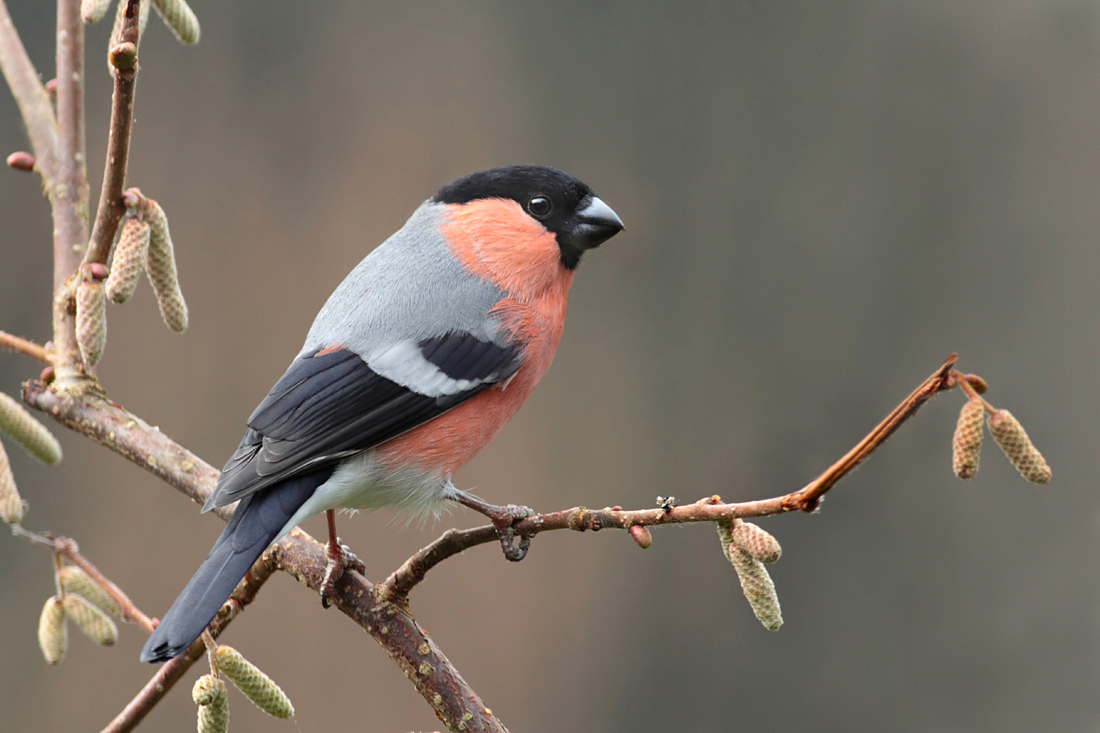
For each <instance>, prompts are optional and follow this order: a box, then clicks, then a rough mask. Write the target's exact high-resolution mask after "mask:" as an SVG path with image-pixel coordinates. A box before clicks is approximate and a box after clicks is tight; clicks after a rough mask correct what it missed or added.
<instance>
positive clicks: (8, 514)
mask: <svg viewBox="0 0 1100 733" xmlns="http://www.w3.org/2000/svg"><path fill="white" fill-rule="evenodd" d="M25 510H26V505H25V504H24V503H23V498H22V497H21V496H19V491H18V489H16V488H15V476H14V475H13V474H12V472H11V463H10V462H9V461H8V454H7V451H5V450H4V444H3V443H0V519H3V520H4V521H5V522H7V523H8V524H19V523H20V522H22V521H23V512H24V511H25Z"/></svg>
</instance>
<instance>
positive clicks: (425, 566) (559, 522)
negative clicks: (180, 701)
mask: <svg viewBox="0 0 1100 733" xmlns="http://www.w3.org/2000/svg"><path fill="white" fill-rule="evenodd" d="M957 358H958V357H957V356H956V355H954V354H952V355H951V356H950V357H948V359H947V360H946V361H945V362H944V364H943V365H942V366H940V367H939V368H938V369H937V370H936V371H935V372H934V373H933V374H932V376H930V377H929V378H928V379H926V380H925V381H924V382H923V383H922V384H921V385H920V386H919V387H917V389H916V390H914V391H913V393H911V394H910V395H909V396H908V397H907V398H906V399H905V400H903V401H902V403H901V404H900V405H898V407H897V408H895V409H894V410H893V411H892V412H891V413H890V414H889V415H888V416H887V417H886V419H885V420H883V421H882V422H881V423H880V424H879V425H878V426H877V427H876V428H875V429H874V430H872V431H871V433H869V434H868V436H867V437H866V438H864V439H863V440H862V441H860V443H858V444H857V445H856V447H855V448H853V449H852V450H851V451H849V452H848V453H847V454H846V455H845V456H844V457H843V458H841V459H840V460H839V461H837V462H836V463H835V464H833V465H832V466H831V467H830V468H829V469H827V470H826V471H825V472H824V473H822V474H821V476H819V477H818V478H817V479H815V480H814V481H812V482H810V483H809V484H807V485H806V486H805V487H803V488H802V489H800V490H799V491H795V492H792V493H790V494H786V495H784V496H778V497H773V498H770V499H761V500H758V501H750V502H741V503H735V504H725V503H723V502H722V501H721V499H720V498H719V497H718V496H712V497H709V498H706V499H702V500H700V501H698V502H695V503H694V504H689V505H685V506H675V505H674V504H672V503H665V504H663V505H662V506H660V507H657V508H654V509H641V510H634V511H624V510H623V509H622V508H620V507H612V508H607V509H602V510H591V509H586V508H584V507H576V508H573V509H567V510H564V511H559V512H552V513H549V514H541V515H538V516H535V517H529V518H527V519H524V520H522V521H521V522H518V523H517V524H516V525H515V530H516V532H518V533H521V534H528V535H534V534H537V533H538V532H546V531H550V530H555V529H572V530H575V531H585V530H588V529H591V530H599V529H603V528H619V529H629V528H630V527H633V526H635V525H641V526H647V525H661V524H676V523H685V522H714V521H728V520H731V519H734V518H739V517H753V516H767V515H773V514H782V513H786V512H790V511H795V510H801V511H813V510H814V509H815V508H816V507H817V506H818V505H819V504H820V501H821V497H822V496H823V495H824V494H825V493H826V492H827V491H828V490H829V489H830V488H831V487H832V486H834V485H836V483H837V482H838V481H839V480H840V479H841V478H843V477H844V476H845V475H847V474H848V473H849V472H851V470H852V469H853V468H855V467H856V466H857V465H858V464H859V463H860V462H861V461H863V460H864V459H865V458H866V457H867V456H868V455H870V454H871V453H872V452H873V451H874V450H875V449H877V448H878V447H879V446H881V445H882V444H883V443H884V442H885V440H886V439H887V438H888V437H889V436H890V435H891V434H892V433H893V432H894V431H895V430H896V429H897V428H898V427H899V426H900V425H901V424H902V423H903V422H905V420H907V419H909V418H910V417H912V416H913V415H914V414H915V413H916V412H917V410H919V409H920V407H921V406H922V405H923V404H924V403H925V402H927V401H928V400H929V399H931V398H932V397H933V396H935V395H936V394H938V393H939V392H941V391H944V390H947V389H951V388H953V387H955V386H957V385H958V382H959V375H958V374H957V373H956V372H953V371H952V367H953V366H954V364H955V362H956V361H957ZM23 399H24V401H25V402H27V403H28V404H30V405H32V406H34V407H37V408H38V409H40V410H43V411H45V412H48V413H49V414H50V415H52V416H53V417H54V418H55V419H56V420H58V421H59V422H61V423H62V424H64V425H66V426H68V427H70V428H72V429H74V430H76V431H78V432H80V433H82V434H84V435H86V436H88V437H90V438H92V439H93V440H95V441H96V442H98V443H100V444H101V445H104V446H106V447H108V448H110V449H111V450H113V451H115V452H116V453H119V454H120V455H122V456H124V457H126V458H128V459H129V460H131V461H133V462H134V463H136V464H138V465H140V466H143V467H144V468H146V469H147V470H149V471H151V472H153V473H154V474H156V475H157V476H159V477H160V478H162V479H164V480H165V481H166V482H167V483H169V484H170V485H172V486H174V487H175V488H177V489H179V490H180V491H181V492H183V493H184V494H186V495H187V496H188V497H190V498H191V499H192V500H193V501H195V502H197V503H200V504H201V503H202V502H204V501H205V500H206V497H207V496H208V495H209V493H210V491H211V490H212V489H213V486H214V484H215V482H216V480H217V475H218V474H217V471H215V470H214V468H213V467H211V466H210V465H209V464H207V463H205V462H204V461H202V460H201V459H200V458H198V457H197V456H195V455H194V454H193V453H191V452H190V451H188V450H186V449H185V448H183V447H181V446H179V445H178V444H176V443H174V442H173V441H172V440H170V439H169V438H168V437H166V436H165V435H163V434H162V433H161V432H160V431H159V430H157V429H156V428H153V427H150V426H149V425H148V424H146V423H145V422H144V421H142V420H141V419H140V418H137V417H136V416H134V415H131V414H130V413H129V412H127V411H126V410H124V409H123V408H122V407H121V406H119V405H116V404H114V403H112V402H109V401H107V400H106V399H104V398H102V397H100V396H98V395H95V394H83V395H72V394H58V393H55V392H53V391H51V390H50V389H49V388H48V387H47V385H45V384H43V383H41V382H28V383H26V384H24V386H23ZM226 509H228V507H227V508H226ZM219 516H221V517H222V518H223V519H225V518H226V517H227V516H228V513H227V512H226V511H224V510H223V511H221V512H219ZM496 539H497V535H496V532H495V530H494V529H493V527H489V526H486V527H476V528H473V529H467V530H453V529H452V530H449V531H448V532H446V533H444V535H443V536H442V537H440V538H439V539H438V540H436V541H435V542H433V543H432V544H430V545H428V546H427V547H425V548H423V549H422V550H420V551H419V552H418V553H416V554H415V555H414V556H413V557H411V558H409V560H407V561H406V562H405V563H404V564H403V565H402V566H401V567H400V568H398V569H397V570H396V571H395V572H394V573H393V574H392V575H391V576H390V577H389V578H387V579H386V581H385V582H383V583H379V584H377V585H375V584H372V583H370V581H368V580H367V579H366V578H364V577H363V576H362V575H360V574H358V573H355V572H353V571H346V572H345V573H344V575H343V577H342V578H341V579H340V581H339V582H338V584H337V588H336V592H337V600H336V604H335V605H336V606H337V608H339V609H340V610H341V611H342V612H343V613H344V614H345V615H347V616H348V617H350V618H351V619H352V620H354V621H355V622H356V623H357V624H359V626H361V627H362V628H363V629H365V630H366V631H367V633H369V634H370V635H371V636H372V637H374V639H375V640H376V641H377V642H378V643H379V644H380V645H381V646H382V647H383V648H384V649H385V650H386V653H387V654H389V656H390V658H391V659H393V660H394V662H395V663H396V664H397V665H398V666H399V667H400V668H401V669H402V671H403V672H404V673H405V675H406V676H407V677H408V678H409V679H410V680H411V681H412V683H413V684H414V685H415V686H416V689H417V691H418V692H420V694H421V695H422V696H423V697H424V698H425V699H426V700H427V701H428V703H429V704H430V705H431V706H432V708H433V709H434V710H435V711H436V714H437V715H439V717H440V719H441V720H443V722H444V723H445V724H446V725H447V727H448V728H450V729H451V730H462V731H495V732H500V731H504V730H506V729H505V728H504V726H503V724H502V723H501V722H500V721H499V720H498V719H497V718H496V717H495V716H493V714H492V711H491V710H489V709H488V708H487V707H485V704H484V702H483V701H482V700H481V698H480V697H478V695H477V693H476V692H474V690H473V689H472V688H471V687H470V686H469V685H468V684H467V683H466V681H465V680H463V679H462V676H461V675H460V674H459V672H458V670H457V669H455V667H454V666H453V665H452V664H451V662H450V661H449V660H448V659H447V658H446V657H445V656H444V655H443V653H442V652H441V651H440V650H439V648H438V647H437V646H436V645H435V644H434V642H432V640H431V639H430V638H429V637H428V635H427V633H426V632H425V631H424V630H423V629H422V628H421V627H420V626H419V624H417V622H416V619H415V618H413V616H412V614H411V613H410V612H409V609H408V602H407V597H408V593H409V591H411V590H412V588H414V587H415V586H416V584H417V583H419V582H420V581H421V580H423V578H424V576H425V574H426V573H427V572H428V570H430V569H431V568H433V567H435V566H436V565H438V564H439V563H440V562H442V561H443V560H445V559H447V558H448V557H451V556H453V555H455V554H457V553H459V552H461V551H462V550H465V549H468V548H470V547H474V546H476V545H480V544H484V543H487V542H492V541H495V540H496ZM269 556H270V559H271V562H272V563H273V564H274V565H275V566H276V567H277V568H278V569H280V570H284V571H286V572H288V573H290V574H291V575H293V576H294V577H295V578H297V579H298V580H299V581H300V582H302V583H303V584H304V585H306V586H307V587H309V588H311V589H312V590H314V591H318V590H319V588H320V584H321V581H322V579H323V577H324V573H325V568H326V564H327V558H326V555H325V550H324V546H323V545H322V544H320V543H319V542H317V541H316V540H314V539H313V538H312V537H310V536H309V535H308V534H306V533H305V532H303V531H302V530H301V529H297V528H296V529H295V530H294V531H292V532H291V533H290V534H289V535H287V537H285V538H284V539H282V540H280V541H279V542H278V543H277V544H276V545H274V546H273V547H272V548H269V550H268V552H267V553H265V555H264V557H265V558H267V557H269ZM260 562H264V560H263V559H261V561H260ZM252 572H256V566H254V567H253V571H252ZM201 653H202V644H201V642H196V643H195V644H194V645H193V646H192V649H191V650H189V652H188V653H187V655H185V656H187V657H191V655H192V654H194V655H195V657H197V656H198V655H200V654H201ZM179 664H182V662H181V663H179ZM188 664H189V663H188ZM173 665H177V662H176V661H173V662H169V663H168V664H167V665H166V667H165V668H162V670H161V672H159V673H158V677H155V678H154V680H153V681H151V682H150V683H149V685H147V686H146V689H145V690H143V691H142V693H141V694H139V695H138V697H137V698H135V700H134V702H132V703H131V705H130V707H128V708H127V710H128V711H129V710H130V709H131V708H135V709H136V710H142V711H145V712H147V711H148V709H150V708H151V707H152V706H153V705H155V704H156V701H157V700H159V697H157V696H156V695H155V694H154V693H156V692H157V691H158V690H160V689H161V687H162V686H163V684H165V682H164V679H166V678H167V676H171V675H173V674H176V672H175V670H176V669H177V667H176V666H173ZM166 668H170V670H171V671H168V672H166V671H165V669H166ZM179 674H182V670H180V671H179ZM161 675H164V676H166V677H165V678H162V677H161ZM175 679H178V677H175V678H173V679H172V681H173V682H174V680H175ZM168 684H169V686H170V683H168ZM150 690H152V692H150ZM159 694H163V692H161V693H159ZM154 698H155V699H154ZM142 715H144V712H142ZM127 716H128V713H127V712H125V711H124V713H123V715H122V716H120V719H122V718H125V719H126V720H129V718H128V717H127ZM116 722H117V721H116ZM124 722H125V721H124ZM113 725H114V724H113ZM133 725H136V721H135V722H133ZM130 728H132V725H130V726H129V727H125V726H122V725H121V724H120V726H119V727H112V728H108V729H107V730H110V731H123V730H130Z"/></svg>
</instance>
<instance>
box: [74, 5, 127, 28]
mask: <svg viewBox="0 0 1100 733" xmlns="http://www.w3.org/2000/svg"><path fill="white" fill-rule="evenodd" d="M123 2H125V0H123ZM110 5H111V0H83V2H81V3H80V17H81V18H83V19H84V22H85V23H87V24H89V25H91V24H92V23H98V22H99V21H101V20H102V19H103V16H104V15H106V14H107V8H108V7H110Z"/></svg>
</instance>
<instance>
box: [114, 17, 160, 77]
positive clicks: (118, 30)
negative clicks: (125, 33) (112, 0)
mask: <svg viewBox="0 0 1100 733" xmlns="http://www.w3.org/2000/svg"><path fill="white" fill-rule="evenodd" d="M128 4H129V2H128V0H118V12H116V13H115V25H114V28H112V29H111V40H110V42H109V43H108V44H107V48H109V49H112V48H114V47H115V46H117V45H118V44H120V43H122V22H123V20H125V19H126V6H127V5H128ZM151 9H152V3H150V2H149V0H141V2H140V4H139V7H138V37H137V39H136V43H137V44H138V45H140V44H141V39H142V38H144V37H145V26H146V25H148V23H149V11H150V10H151ZM107 68H108V69H109V70H110V71H111V73H112V74H113V73H114V72H115V69H114V66H113V65H112V64H111V62H110V60H109V59H108V62H107Z"/></svg>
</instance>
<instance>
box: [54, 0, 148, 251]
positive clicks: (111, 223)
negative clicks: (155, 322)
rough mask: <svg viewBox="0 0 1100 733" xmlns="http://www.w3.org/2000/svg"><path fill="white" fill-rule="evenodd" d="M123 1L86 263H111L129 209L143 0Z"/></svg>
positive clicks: (114, 49) (114, 51) (111, 59)
mask: <svg viewBox="0 0 1100 733" xmlns="http://www.w3.org/2000/svg"><path fill="white" fill-rule="evenodd" d="M62 1H63V0H62ZM119 2H123V3H127V7H126V12H125V14H124V16H123V20H122V27H121V29H120V32H119V39H118V40H119V43H118V45H117V46H115V47H114V48H112V49H111V54H110V61H111V64H112V73H113V75H114V78H115V84H114V93H113V95H112V97H111V127H110V133H109V136H108V138H107V163H106V168H105V170H104V171H103V189H102V191H101V192H100V194H99V209H98V210H97V211H96V216H95V226H94V227H93V228H92V238H91V240H90V241H89V243H88V252H87V253H86V254H85V256H84V261H85V262H86V263H91V262H98V263H101V264H107V256H108V255H109V254H110V253H111V245H112V244H113V243H114V240H115V232H117V231H118V223H119V222H120V221H121V220H122V216H123V214H125V213H126V206H125V204H123V203H122V189H123V186H125V185H126V166H127V164H128V161H129V157H130V129H131V127H132V126H133V121H134V86H135V85H136V84H137V72H138V64H137V42H138V20H139V19H138V16H139V12H138V11H139V8H138V5H139V1H138V0H119ZM140 2H149V0H140ZM128 44H129V45H128ZM130 46H132V47H130Z"/></svg>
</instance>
